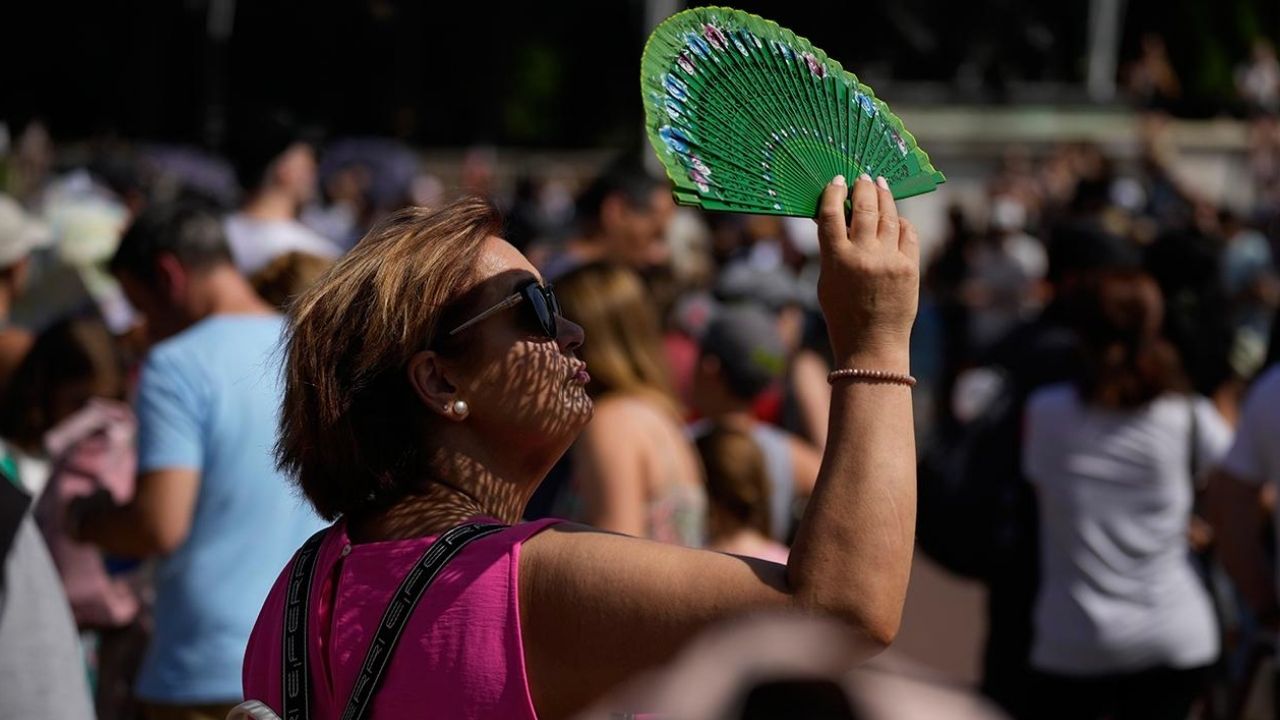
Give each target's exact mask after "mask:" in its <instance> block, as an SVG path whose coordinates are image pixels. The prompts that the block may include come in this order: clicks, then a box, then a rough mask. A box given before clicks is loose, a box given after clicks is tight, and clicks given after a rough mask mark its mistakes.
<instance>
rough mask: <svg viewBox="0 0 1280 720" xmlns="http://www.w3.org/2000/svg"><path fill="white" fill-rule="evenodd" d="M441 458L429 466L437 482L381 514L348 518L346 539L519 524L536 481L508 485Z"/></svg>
mask: <svg viewBox="0 0 1280 720" xmlns="http://www.w3.org/2000/svg"><path fill="white" fill-rule="evenodd" d="M444 455H445V453H441V457H438V459H437V462H436V463H434V465H435V467H437V468H441V469H442V472H441V473H440V475H439V477H438V479H432V480H428V481H427V482H426V483H425V484H424V486H423V487H422V488H421V490H419V491H417V492H415V493H413V494H410V495H406V496H404V497H403V498H401V499H400V500H398V501H397V502H396V503H395V504H394V505H392V506H391V507H389V508H386V509H385V510H380V511H377V512H373V513H370V514H368V515H365V516H361V517H352V518H349V519H348V522H347V532H348V534H349V535H350V537H351V538H352V539H353V540H355V541H356V542H376V541H379V540H402V539H405V538H412V537H422V536H425V535H438V534H439V533H441V532H444V531H445V530H448V529H449V528H451V527H454V526H455V525H459V524H461V523H463V522H466V521H467V520H470V519H472V518H475V517H488V518H493V519H495V520H499V521H501V522H504V523H507V524H512V525H513V524H515V523H517V522H519V521H520V518H521V516H522V515H523V514H524V507H525V505H526V504H528V501H529V495H531V494H532V492H533V489H534V488H536V487H537V482H536V480H538V479H540V477H539V478H533V479H527V478H522V479H519V480H515V481H513V480H512V479H508V478H504V477H502V476H500V475H499V474H498V473H495V472H493V471H492V470H490V469H489V468H487V467H486V466H484V465H483V464H481V463H479V462H477V461H475V460H473V459H471V458H470V457H466V456H463V455H462V454H461V453H457V452H454V453H448V457H444ZM522 480H523V481H522Z"/></svg>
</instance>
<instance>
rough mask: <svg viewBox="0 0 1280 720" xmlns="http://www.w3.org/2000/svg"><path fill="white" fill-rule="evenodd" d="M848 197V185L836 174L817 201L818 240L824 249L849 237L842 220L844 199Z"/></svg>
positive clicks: (829, 248) (828, 248)
mask: <svg viewBox="0 0 1280 720" xmlns="http://www.w3.org/2000/svg"><path fill="white" fill-rule="evenodd" d="M847 197H849V187H848V185H846V184H845V180H844V176H843V175H837V176H835V177H834V178H832V180H831V182H829V183H827V187H826V188H825V189H824V190H823V191H822V198H821V199H820V200H819V201H818V242H819V244H820V245H821V246H822V248H823V250H824V251H830V250H833V249H834V248H835V247H837V246H838V245H839V243H842V242H846V241H848V239H849V230H848V228H847V227H846V226H845V221H844V201H845V198H847Z"/></svg>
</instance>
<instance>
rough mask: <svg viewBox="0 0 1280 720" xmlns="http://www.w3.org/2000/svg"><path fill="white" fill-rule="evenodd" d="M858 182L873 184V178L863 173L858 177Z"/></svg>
mask: <svg viewBox="0 0 1280 720" xmlns="http://www.w3.org/2000/svg"><path fill="white" fill-rule="evenodd" d="M858 180H866V181H867V182H871V176H870V175H868V174H866V173H862V174H861V175H859V176H858Z"/></svg>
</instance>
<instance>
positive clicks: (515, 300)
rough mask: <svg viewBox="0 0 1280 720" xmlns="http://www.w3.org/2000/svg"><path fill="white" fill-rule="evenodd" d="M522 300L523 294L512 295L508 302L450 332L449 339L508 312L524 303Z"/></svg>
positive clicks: (501, 303) (499, 304)
mask: <svg viewBox="0 0 1280 720" xmlns="http://www.w3.org/2000/svg"><path fill="white" fill-rule="evenodd" d="M522 300H524V295H521V294H519V293H517V294H515V295H512V296H510V297H508V298H507V299H506V300H503V301H502V302H500V303H498V304H497V305H494V306H493V307H491V308H489V309H488V310H485V311H484V312H482V313H480V314H479V315H477V316H475V317H473V318H471V319H470V320H468V321H466V322H464V323H462V324H461V325H459V326H458V327H456V328H454V329H453V330H451V331H449V337H453V336H454V335H457V334H458V333H460V332H462V331H463V330H466V329H467V328H469V327H471V326H472V325H475V324H476V323H478V322H480V321H481V320H484V319H485V318H488V317H491V316H493V315H496V314H498V313H500V312H502V311H503V310H506V309H507V308H509V307H512V306H515V305H518V304H520V301H522Z"/></svg>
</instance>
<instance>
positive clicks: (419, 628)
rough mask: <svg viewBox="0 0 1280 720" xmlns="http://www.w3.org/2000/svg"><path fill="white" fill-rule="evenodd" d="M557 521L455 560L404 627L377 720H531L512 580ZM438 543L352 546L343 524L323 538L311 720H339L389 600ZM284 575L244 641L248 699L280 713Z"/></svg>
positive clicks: (488, 542)
mask: <svg viewBox="0 0 1280 720" xmlns="http://www.w3.org/2000/svg"><path fill="white" fill-rule="evenodd" d="M552 522H553V521H539V522H533V523H526V524H523V525H518V526H516V527H512V528H510V529H508V530H504V531H502V532H498V533H496V534H494V535H490V536H488V537H485V538H482V539H480V540H477V541H475V542H474V543H472V544H471V545H469V546H467V547H466V548H465V549H464V550H463V551H462V552H461V553H460V554H459V555H458V556H457V557H455V558H454V559H453V560H452V561H451V562H450V563H449V564H448V565H447V566H445V568H444V570H443V571H442V572H441V573H440V575H439V576H438V577H437V578H436V580H435V582H434V583H433V584H432V585H431V587H430V588H429V589H428V590H427V592H426V594H425V595H424V596H423V598H422V601H421V602H420V603H419V605H418V607H417V609H416V610H415V611H414V614H413V616H412V617H411V618H410V620H409V621H408V624H407V625H406V627H405V632H404V635H403V636H402V638H401V640H400V643H399V645H398V646H397V647H396V649H395V654H394V656H393V657H392V660H391V662H390V664H389V665H388V668H387V672H386V676H385V680H384V682H383V683H382V685H381V688H380V689H379V690H378V692H377V693H376V694H375V695H374V698H373V705H372V711H373V712H372V713H371V715H370V716H371V717H387V718H398V717H424V716H426V717H441V718H469V717H477V718H479V717H502V718H533V717H536V713H535V712H534V709H533V704H532V701H531V699H530V695H529V686H528V679H527V677H526V674H525V666H524V653H523V650H522V645H521V630H520V619H519V618H520V614H519V604H518V586H517V577H518V569H519V560H520V547H521V544H522V543H523V542H524V541H525V540H526V539H528V538H529V537H531V536H532V535H534V534H536V533H538V532H539V531H541V530H542V529H544V528H546V527H547V526H548V525H550V524H551V523H552ZM434 541H435V537H434V536H432V537H420V538H411V539H407V540H391V541H385V542H373V543H366V544H360V545H352V544H351V543H350V540H349V538H348V537H347V534H346V528H345V525H344V524H343V523H341V522H340V523H338V524H337V525H335V526H334V527H333V528H331V529H330V530H329V531H328V534H327V536H326V537H325V539H324V542H323V543H322V545H321V547H320V551H319V554H318V556H317V560H316V565H315V575H314V577H313V581H312V585H311V598H310V602H309V604H308V610H309V619H310V626H311V628H312V630H311V631H310V632H309V633H308V635H309V637H308V655H309V664H310V673H311V675H310V677H311V693H312V704H311V707H312V717H313V718H316V719H317V720H322V719H324V718H338V717H339V716H340V715H341V713H342V710H343V708H344V707H345V705H346V702H347V699H348V698H349V697H350V695H351V691H352V687H353V686H354V684H355V681H356V677H357V675H358V674H359V671H360V666H361V663H363V662H364V658H365V653H366V652H367V651H368V648H369V641H370V639H371V638H372V637H373V634H374V631H375V630H376V628H377V626H378V623H379V622H380V621H381V619H382V614H383V612H384V611H385V610H386V608H387V605H388V604H389V603H390V601H391V598H392V595H393V593H394V592H395V590H396V588H397V587H398V585H399V584H400V582H401V581H402V580H403V579H404V576H405V575H406V574H407V573H408V572H409V570H410V568H411V567H412V566H413V565H414V563H416V562H417V560H418V559H419V558H420V557H421V555H422V553H423V552H424V551H425V550H426V549H427V548H428V547H430V545H431V543H432V542H434ZM290 569H291V566H290V567H286V568H285V569H284V571H283V572H282V573H281V575H280V578H279V579H278V580H277V581H276V584H275V586H274V587H273V588H272V589H271V593H270V595H268V597H267V600H266V603H265V604H264V605H263V608H262V612H261V614H260V615H259V617H258V622H257V625H256V626H255V627H254V630H253V634H252V635H251V636H250V638H249V646H248V649H247V651H246V653H245V660H244V692H245V697H246V698H250V699H256V700H262V701H263V702H265V703H266V704H267V705H269V706H271V707H272V708H273V709H274V710H277V711H279V710H280V705H281V687H280V679H281V672H282V667H281V662H282V656H281V645H282V637H283V623H284V607H285V595H286V592H287V584H288V574H289V571H290Z"/></svg>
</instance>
